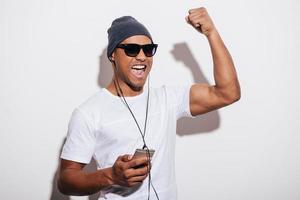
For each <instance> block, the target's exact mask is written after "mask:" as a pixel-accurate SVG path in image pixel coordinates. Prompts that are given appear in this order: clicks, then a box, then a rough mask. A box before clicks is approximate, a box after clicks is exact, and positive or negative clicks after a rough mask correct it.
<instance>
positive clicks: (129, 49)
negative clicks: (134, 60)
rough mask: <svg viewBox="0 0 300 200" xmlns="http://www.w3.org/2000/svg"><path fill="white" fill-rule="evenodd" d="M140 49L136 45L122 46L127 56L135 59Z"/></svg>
mask: <svg viewBox="0 0 300 200" xmlns="http://www.w3.org/2000/svg"><path fill="white" fill-rule="evenodd" d="M140 50H141V47H140V46H139V45H138V44H127V45H126V46H124V51H125V53H126V55H127V56H130V57H135V56H137V55H138V54H139V52H140Z"/></svg>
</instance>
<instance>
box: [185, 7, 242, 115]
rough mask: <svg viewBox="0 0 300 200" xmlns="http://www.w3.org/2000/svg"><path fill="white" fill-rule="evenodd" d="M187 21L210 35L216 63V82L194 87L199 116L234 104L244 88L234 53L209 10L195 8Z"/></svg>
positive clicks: (195, 112)
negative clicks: (240, 80)
mask: <svg viewBox="0 0 300 200" xmlns="http://www.w3.org/2000/svg"><path fill="white" fill-rule="evenodd" d="M186 20H187V22H188V23H189V24H191V25H192V26H193V27H194V28H195V29H196V30H198V31H199V32H201V33H203V34H204V35H205V36H206V37H207V39H208V42H209V46H210V49H211V53H212V58H213V65H214V66H213V67H214V80H215V84H214V85H208V84H200V83H197V84H195V85H193V86H192V87H191V90H190V110H191V113H192V115H194V116H195V115H199V114H203V113H206V112H209V111H212V110H214V109H218V108H221V107H224V106H226V105H229V104H232V103H233V102H235V101H237V100H239V99H240V96H241V91H240V86H239V81H238V78H237V74H236V70H235V67H234V63H233V60H232V58H231V55H230V53H229V51H228V50H227V48H226V46H225V44H224V42H223V40H222V38H221V36H220V35H219V33H218V31H217V29H216V28H215V26H214V24H213V22H212V20H211V18H210V16H209V15H208V13H207V11H206V9H205V8H203V7H202V8H196V9H191V10H190V11H189V15H188V16H187V17H186Z"/></svg>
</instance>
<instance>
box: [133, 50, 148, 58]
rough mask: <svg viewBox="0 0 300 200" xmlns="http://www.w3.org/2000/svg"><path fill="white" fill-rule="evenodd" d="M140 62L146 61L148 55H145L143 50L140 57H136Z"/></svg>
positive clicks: (139, 54)
mask: <svg viewBox="0 0 300 200" xmlns="http://www.w3.org/2000/svg"><path fill="white" fill-rule="evenodd" d="M135 58H136V59H137V60H139V61H145V60H146V55H145V54H144V51H143V49H140V52H139V53H138V55H137V56H136V57H135Z"/></svg>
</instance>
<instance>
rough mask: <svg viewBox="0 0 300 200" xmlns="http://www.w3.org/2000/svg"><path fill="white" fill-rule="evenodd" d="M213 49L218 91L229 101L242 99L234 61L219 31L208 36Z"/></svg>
mask: <svg viewBox="0 0 300 200" xmlns="http://www.w3.org/2000/svg"><path fill="white" fill-rule="evenodd" d="M207 38H208V42H209V45H210V48H211V52H212V57H213V64H214V78H215V84H216V85H215V87H216V89H217V90H218V91H219V92H220V93H221V94H222V95H223V96H224V98H226V99H228V100H229V101H235V100H238V99H239V98H240V86H239V82H238V78H237V74H236V70H235V67H234V63H233V60H232V58H231V55H230V53H229V51H228V50H227V48H226V46H225V44H224V42H223V41H222V38H221V37H220V35H219V33H218V32H217V30H214V31H212V32H211V33H210V34H209V35H208V36H207Z"/></svg>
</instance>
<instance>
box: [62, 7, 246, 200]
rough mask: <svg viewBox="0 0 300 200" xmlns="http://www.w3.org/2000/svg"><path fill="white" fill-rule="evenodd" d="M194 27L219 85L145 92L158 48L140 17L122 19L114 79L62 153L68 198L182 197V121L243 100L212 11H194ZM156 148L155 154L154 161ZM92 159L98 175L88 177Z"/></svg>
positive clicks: (112, 46) (112, 56)
mask: <svg viewBox="0 0 300 200" xmlns="http://www.w3.org/2000/svg"><path fill="white" fill-rule="evenodd" d="M186 21H187V22H188V23H189V24H190V25H192V26H193V27H194V28H195V29H196V30H198V31H199V32H201V33H203V34H204V35H205V36H206V38H207V39H208V42H209V45H210V48H211V52H212V57H213V62H214V78H215V85H212V86H210V85H207V84H201V83H197V84H194V85H192V86H184V87H161V88H156V89H153V88H144V85H145V82H146V80H147V77H148V74H149V72H150V70H151V67H152V61H153V55H154V54H155V51H156V48H157V45H156V44H154V42H153V39H152V37H151V35H150V33H149V32H148V30H147V29H146V28H145V27H144V26H143V25H142V24H141V23H139V22H138V21H136V20H135V19H134V18H132V17H130V16H125V17H121V18H118V19H116V20H115V21H114V22H113V23H112V25H111V27H110V28H109V30H108V38H109V43H108V48H107V56H108V58H109V60H110V61H111V63H112V66H113V69H114V76H113V79H112V81H111V83H110V84H109V85H108V86H107V87H106V88H103V89H102V90H101V91H99V92H98V93H97V94H95V95H94V96H92V97H91V98H90V99H88V100H87V101H86V102H85V103H83V104H82V105H80V106H79V107H78V108H76V109H75V111H74V112H73V115H72V118H71V121H70V124H69V130H68V138H67V140H66V143H65V145H64V148H63V151H62V155H61V158H62V159H61V169H60V177H59V180H58V187H59V189H60V191H61V192H62V193H64V194H68V195H89V194H93V193H96V192H99V191H100V199H102V198H103V199H131V200H133V199H134V200H135V199H139V200H140V199H147V198H149V197H150V196H151V199H161V200H163V199H168V200H172V199H176V184H175V170H174V151H175V135H176V134H175V132H176V121H177V119H178V118H180V117H182V116H196V115H200V114H203V113H206V112H209V111H212V110H214V109H218V108H221V107H223V106H226V105H229V104H231V103H233V102H235V101H237V100H238V99H239V98H240V87H239V83H238V78H237V75H236V71H235V68H234V64H233V61H232V59H231V56H230V54H229V52H228V51H227V49H226V47H225V45H224V43H223V41H222V39H221V37H220V35H219V33H218V31H217V29H216V27H215V26H214V24H213V22H212V20H211V18H210V17H209V15H208V13H207V11H206V9H205V8H196V9H192V10H190V11H189V14H188V16H187V17H186ZM148 85H149V84H148ZM137 148H143V149H145V150H146V153H145V156H140V157H138V156H132V154H134V152H135V150H136V149H137ZM149 149H154V150H155V152H154V155H153V157H152V158H150V153H149V152H150V151H149ZM92 157H93V158H94V159H95V161H96V163H97V168H98V169H97V171H95V172H92V173H87V172H84V171H83V167H84V166H85V165H86V164H87V163H89V162H90V160H91V158H92ZM150 160H151V163H150ZM150 168H151V170H150Z"/></svg>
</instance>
